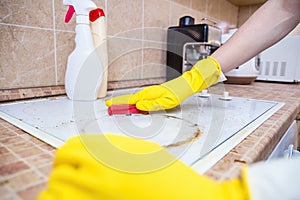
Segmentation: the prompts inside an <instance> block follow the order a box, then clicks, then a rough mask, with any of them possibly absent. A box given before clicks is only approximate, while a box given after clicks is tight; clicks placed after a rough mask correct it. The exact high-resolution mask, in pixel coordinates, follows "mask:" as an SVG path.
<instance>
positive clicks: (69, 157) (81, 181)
mask: <svg viewBox="0 0 300 200" xmlns="http://www.w3.org/2000/svg"><path fill="white" fill-rule="evenodd" d="M38 199H39V200H50V199H51V200H52V199H60V200H63V199H65V200H69V199H72V200H76V199H80V200H82V199H84V200H90V199H97V200H100V199H103V200H141V199H143V200H153V199H172V200H179V199H180V200H185V199H217V200H222V199H230V200H237V199H241V200H246V199H249V197H248V193H247V187H246V186H245V183H244V182H243V181H241V180H239V179H234V180H230V181H227V182H221V183H217V182H214V181H213V180H211V179H209V178H207V177H205V176H203V175H199V174H198V173H196V172H195V171H194V170H192V169H191V168H190V167H188V166H186V165H185V164H184V163H182V162H181V161H179V160H177V159H176V158H175V157H173V156H172V155H171V154H169V153H168V152H167V151H165V150H164V148H162V147H161V146H159V145H158V144H156V143H153V142H148V141H144V140H138V139H133V138H129V137H125V136H120V135H112V134H106V135H100V134H97V135H96V134H90V135H87V134H83V135H81V136H76V137H74V138H72V139H70V140H68V141H67V142H66V144H65V145H63V146H62V147H61V148H60V149H58V150H57V152H56V157H55V161H54V167H53V171H52V173H51V175H50V177H49V182H48V187H47V188H46V189H45V190H44V191H42V192H41V193H40V195H39V197H38Z"/></svg>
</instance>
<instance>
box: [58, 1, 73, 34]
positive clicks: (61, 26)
mask: <svg viewBox="0 0 300 200" xmlns="http://www.w3.org/2000/svg"><path fill="white" fill-rule="evenodd" d="M68 8H69V7H68V6H64V5H63V1H61V0H54V12H55V28H56V29H57V30H68V31H75V25H76V17H75V15H73V17H72V19H71V21H70V22H69V23H65V16H66V13H67V11H68Z"/></svg>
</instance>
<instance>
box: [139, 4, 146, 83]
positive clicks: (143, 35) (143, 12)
mask: <svg viewBox="0 0 300 200" xmlns="http://www.w3.org/2000/svg"><path fill="white" fill-rule="evenodd" d="M144 29H145V1H144V0H142V70H141V74H140V76H141V78H143V74H144V45H145V42H144V39H145V30H144Z"/></svg>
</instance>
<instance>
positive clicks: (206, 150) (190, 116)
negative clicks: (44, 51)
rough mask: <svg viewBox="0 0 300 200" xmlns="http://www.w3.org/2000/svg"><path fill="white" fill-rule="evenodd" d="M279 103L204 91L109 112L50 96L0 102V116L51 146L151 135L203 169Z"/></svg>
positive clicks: (101, 106)
mask: <svg viewBox="0 0 300 200" xmlns="http://www.w3.org/2000/svg"><path fill="white" fill-rule="evenodd" d="M128 92H133V91H132V90H119V91H113V92H110V93H109V94H108V96H113V95H120V94H126V93H128ZM227 95H228V94H227ZM282 106H283V103H280V102H273V101H263V100H255V99H246V98H238V97H228V96H226V98H224V96H221V95H215V94H211V95H209V94H207V93H205V95H201V94H196V95H194V96H192V97H190V98H188V99H187V100H186V101H185V102H183V103H182V104H181V105H180V106H178V107H176V108H174V109H171V110H167V111H159V112H150V113H149V114H148V115H141V114H134V115H128V114H127V115H112V116H110V115H109V114H108V112H107V107H106V106H105V101H104V100H97V101H93V102H80V101H71V100H69V99H67V98H66V97H56V98H46V99H36V100H31V101H24V102H15V103H6V104H1V105H0V116H1V118H3V119H4V120H6V121H8V122H10V123H12V124H14V125H15V126H17V127H19V128H21V129H23V130H25V131H26V132H28V133H29V134H31V135H33V136H35V137H37V138H39V139H41V140H42V141H44V142H46V143H48V144H50V145H52V146H54V147H59V146H61V145H62V144H63V143H64V142H65V141H66V140H67V139H68V138H70V137H72V136H74V135H78V134H87V133H97V134H102V133H114V134H122V135H127V136H129V137H136V138H140V139H144V140H150V141H154V142H157V143H159V144H160V145H161V146H164V147H165V148H166V149H167V150H168V151H169V152H170V153H171V154H173V155H175V156H176V157H177V158H179V159H180V160H181V161H183V162H184V163H186V164H188V165H190V166H192V167H193V168H194V169H195V170H196V171H198V172H199V173H203V172H205V171H206V170H208V169H209V168H210V167H211V166H212V165H213V164H214V163H216V162H217V161H218V160H219V159H221V158H222V157H223V156H224V155H226V154H227V153H228V152H229V151H230V150H231V149H232V148H233V147H235V146H236V145H237V144H239V143H240V142H241V141H242V140H243V139H244V138H245V137H247V136H248V135H249V134H251V132H253V131H254V130H255V129H256V128H257V127H258V126H260V125H261V124H262V123H263V122H264V121H265V120H267V119H268V118H269V117H270V116H272V115H273V114H274V113H275V112H276V111H277V110H278V109H280V108H281V107H282Z"/></svg>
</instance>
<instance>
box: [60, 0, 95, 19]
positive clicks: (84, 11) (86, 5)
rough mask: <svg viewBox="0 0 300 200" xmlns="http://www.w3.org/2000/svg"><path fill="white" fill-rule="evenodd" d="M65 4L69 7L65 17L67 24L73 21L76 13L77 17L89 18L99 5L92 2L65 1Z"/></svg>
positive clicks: (80, 0) (83, 0) (84, 0)
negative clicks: (90, 13)
mask: <svg viewBox="0 0 300 200" xmlns="http://www.w3.org/2000/svg"><path fill="white" fill-rule="evenodd" d="M63 4H64V5H66V6H69V9H68V11H67V14H66V17H65V22H66V23H68V22H69V21H70V20H71V18H72V16H73V14H74V12H75V13H76V15H85V16H88V15H89V12H90V11H91V10H94V9H96V8H97V5H96V4H95V3H94V2H93V1H91V0H63Z"/></svg>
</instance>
